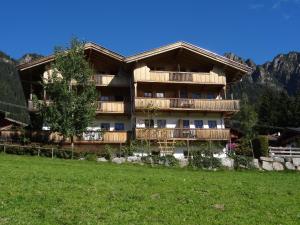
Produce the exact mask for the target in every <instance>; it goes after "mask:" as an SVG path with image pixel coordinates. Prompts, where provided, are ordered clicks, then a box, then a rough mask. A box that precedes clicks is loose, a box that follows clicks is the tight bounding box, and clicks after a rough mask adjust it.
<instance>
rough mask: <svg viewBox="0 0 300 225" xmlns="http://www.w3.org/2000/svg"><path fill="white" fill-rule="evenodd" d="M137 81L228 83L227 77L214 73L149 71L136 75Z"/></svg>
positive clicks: (135, 79)
mask: <svg viewBox="0 0 300 225" xmlns="http://www.w3.org/2000/svg"><path fill="white" fill-rule="evenodd" d="M134 81H135V82H158V83H187V84H189V83H190V84H203V85H226V77H225V76H219V75H218V74H214V73H196V72H175V71H149V72H145V73H137V74H135V75H134Z"/></svg>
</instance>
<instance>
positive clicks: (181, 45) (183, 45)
mask: <svg viewBox="0 0 300 225" xmlns="http://www.w3.org/2000/svg"><path fill="white" fill-rule="evenodd" d="M175 49H185V50H187V51H190V52H192V53H195V54H197V55H199V56H202V57H205V58H207V59H210V60H212V61H215V62H217V63H220V64H221V65H223V66H224V67H227V68H228V67H229V68H233V69H235V70H236V71H237V72H238V73H242V74H245V73H250V72H252V68H251V67H248V66H246V65H244V64H241V63H238V62H236V61H233V60H231V59H228V58H226V57H224V56H221V55H218V54H216V53H213V52H211V51H208V50H206V49H203V48H200V47H198V46H195V45H192V44H190V43H187V42H182V41H181V42H176V43H173V44H169V45H166V46H163V47H159V48H155V49H153V50H149V51H145V52H142V53H139V54H136V55H133V56H129V57H124V56H122V55H120V54H118V53H116V52H114V51H111V50H109V49H107V48H104V47H102V46H100V45H97V44H95V43H92V42H89V43H87V44H85V50H94V51H96V52H98V53H101V54H103V55H106V56H108V57H110V58H113V59H115V60H117V61H120V62H125V63H128V64H129V63H132V62H138V61H140V60H143V59H147V58H149V57H152V56H156V55H159V54H163V53H166V52H169V51H172V50H175ZM54 58H55V56H54V55H50V56H46V57H43V58H41V59H37V60H34V61H32V62H29V63H23V64H19V65H18V66H17V69H18V70H20V71H23V70H26V69H29V68H32V67H36V66H38V65H42V64H47V63H50V62H52V61H53V60H54Z"/></svg>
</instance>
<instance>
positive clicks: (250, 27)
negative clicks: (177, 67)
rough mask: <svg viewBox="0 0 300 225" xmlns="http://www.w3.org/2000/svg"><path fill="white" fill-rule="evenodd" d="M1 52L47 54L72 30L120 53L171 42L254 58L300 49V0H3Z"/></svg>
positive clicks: (261, 59) (74, 34) (269, 57)
mask: <svg viewBox="0 0 300 225" xmlns="http://www.w3.org/2000/svg"><path fill="white" fill-rule="evenodd" d="M0 7H1V8H0V21H1V28H0V51H4V52H5V53H7V54H9V55H10V56H11V57H13V58H20V57H21V56H22V55H24V54H25V53H29V52H30V53H38V54H42V55H49V54H51V53H52V52H53V49H54V47H55V46H66V45H67V44H68V42H69V41H70V39H71V38H72V37H77V38H79V39H81V40H84V41H92V42H95V43H97V44H100V45H102V46H104V47H106V48H108V49H111V50H113V51H116V52H118V53H120V54H122V55H124V56H129V55H133V54H135V53H138V52H141V51H145V50H149V49H152V48H156V47H159V46H162V45H166V44H169V43H173V42H176V41H186V42H190V43H192V44H195V45H197V46H199V47H202V48H205V49H208V50H210V51H213V52H216V53H218V54H221V55H222V54H224V53H225V52H234V53H235V54H237V55H239V56H241V57H243V58H244V59H247V58H251V59H253V60H254V61H255V62H256V63H257V64H262V63H264V62H266V61H270V60H272V59H273V58H274V57H275V56H276V55H278V54H279V53H287V52H289V51H300V0H194V1H193V0H182V1H179V0H178V1H177V0H151V1H143V0H139V1H138V0H123V1H122V0H119V1H117V0H109V1H107V0H103V1H101V0H98V1H97V0H84V1H83V0H73V1H72V0H70V1H67V0H43V1H42V0H26V1H23V0H19V1H17V0H3V1H1V3H0Z"/></svg>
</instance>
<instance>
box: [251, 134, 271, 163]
mask: <svg viewBox="0 0 300 225" xmlns="http://www.w3.org/2000/svg"><path fill="white" fill-rule="evenodd" d="M253 149H254V156H255V158H259V157H261V156H268V153H269V140H268V137H267V136H263V135H260V136H258V138H256V139H254V140H253Z"/></svg>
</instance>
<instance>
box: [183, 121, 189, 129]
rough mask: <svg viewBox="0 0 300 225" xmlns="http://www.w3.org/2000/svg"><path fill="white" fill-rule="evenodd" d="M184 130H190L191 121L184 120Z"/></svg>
mask: <svg viewBox="0 0 300 225" xmlns="http://www.w3.org/2000/svg"><path fill="white" fill-rule="evenodd" d="M182 122H183V128H190V121H189V120H183V121H182Z"/></svg>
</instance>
